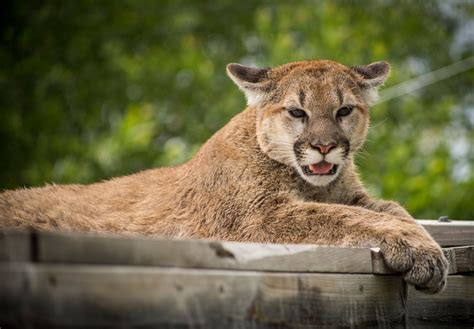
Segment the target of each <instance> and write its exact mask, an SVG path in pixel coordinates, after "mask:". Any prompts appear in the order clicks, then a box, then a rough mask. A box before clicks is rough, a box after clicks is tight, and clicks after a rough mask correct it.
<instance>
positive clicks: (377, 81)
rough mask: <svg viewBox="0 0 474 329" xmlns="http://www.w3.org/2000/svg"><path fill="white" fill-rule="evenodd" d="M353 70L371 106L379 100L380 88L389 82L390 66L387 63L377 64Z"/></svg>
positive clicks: (354, 67) (357, 67)
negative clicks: (386, 81)
mask: <svg viewBox="0 0 474 329" xmlns="http://www.w3.org/2000/svg"><path fill="white" fill-rule="evenodd" d="M351 70H352V71H353V72H355V73H356V74H357V76H358V78H359V79H358V83H359V86H360V87H361V88H362V90H363V91H364V92H365V94H364V96H365V98H366V101H367V103H369V105H371V104H373V103H375V102H376V101H377V98H378V92H377V90H378V87H380V86H381V85H382V84H383V83H384V82H385V80H387V77H388V74H389V73H390V64H388V63H387V62H385V61H381V62H375V63H372V64H369V65H365V66H353V67H351Z"/></svg>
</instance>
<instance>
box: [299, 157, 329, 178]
mask: <svg viewBox="0 0 474 329" xmlns="http://www.w3.org/2000/svg"><path fill="white" fill-rule="evenodd" d="M302 169H303V172H304V174H305V175H334V174H335V173H336V171H337V165H336V164H334V163H329V162H326V161H324V160H323V161H321V162H318V163H313V164H310V165H309V166H302Z"/></svg>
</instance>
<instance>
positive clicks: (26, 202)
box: [0, 61, 447, 292]
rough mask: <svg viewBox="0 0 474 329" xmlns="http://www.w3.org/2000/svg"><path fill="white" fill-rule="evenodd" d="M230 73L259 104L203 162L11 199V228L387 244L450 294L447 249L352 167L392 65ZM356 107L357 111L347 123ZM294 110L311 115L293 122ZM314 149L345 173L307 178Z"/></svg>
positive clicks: (3, 210)
mask: <svg viewBox="0 0 474 329" xmlns="http://www.w3.org/2000/svg"><path fill="white" fill-rule="evenodd" d="M228 74H229V76H230V77H231V78H232V79H233V80H234V82H236V84H237V85H238V86H239V87H240V88H241V89H242V90H243V91H244V92H245V94H246V95H247V97H248V99H249V104H250V106H249V107H248V108H247V109H246V110H245V111H243V112H242V113H240V114H238V115H237V116H235V117H234V118H233V119H232V120H231V121H230V122H229V123H228V124H227V125H226V126H225V127H224V128H223V129H221V130H220V131H218V132H217V133H216V134H215V135H214V136H212V137H211V138H210V139H209V140H208V141H207V142H206V143H205V144H204V145H203V146H202V148H201V149H200V151H199V152H198V153H197V154H196V156H195V157H194V158H193V159H192V160H190V161H189V162H187V163H185V164H183V165H181V166H178V167H174V168H160V169H153V170H148V171H144V172H141V173H138V174H134V175H131V176H127V177H120V178H115V179H112V180H109V181H105V182H100V183H96V184H91V185H48V186H46V187H43V188H32V189H20V190H15V191H6V192H3V193H2V194H1V195H0V227H22V228H34V229H39V230H60V231H82V232H116V233H122V234H140V235H150V236H166V237H185V238H211V239H223V240H234V241H253V242H275V243H313V244H321V245H338V246H365V247H369V246H370V247H374V246H378V247H380V248H381V250H382V252H383V254H384V257H385V259H386V261H387V264H388V265H389V266H390V267H391V268H393V269H395V270H398V271H402V272H405V273H406V274H405V279H406V280H407V281H408V282H410V283H413V284H415V285H417V286H419V287H421V288H423V289H425V290H426V291H428V292H438V291H440V290H442V289H443V287H444V285H445V278H446V272H447V271H446V270H447V262H446V259H445V258H444V256H443V254H442V251H441V249H440V247H439V246H438V245H437V244H436V242H434V240H433V239H432V238H431V237H430V236H429V235H428V233H427V232H426V231H425V230H424V229H423V228H422V227H421V226H420V225H418V224H417V223H416V222H415V221H414V220H413V219H412V217H411V216H410V215H409V214H408V213H407V212H406V211H405V210H404V209H403V208H402V207H401V206H399V205H398V204H396V203H395V202H390V201H382V200H374V199H372V198H371V197H369V196H368V194H367V193H366V191H365V190H364V188H363V186H362V184H361V183H360V180H359V178H358V175H357V173H356V170H355V168H354V164H353V156H354V153H355V151H357V149H359V148H360V146H361V145H362V143H363V142H364V140H365V135H366V132H367V127H368V123H369V116H368V105H369V103H370V102H371V101H373V98H374V95H375V93H376V88H377V87H378V86H379V85H380V84H381V83H383V81H384V80H385V78H386V76H387V74H388V64H386V63H375V64H372V66H365V67H356V68H349V67H346V66H344V65H342V64H338V63H335V62H331V61H307V62H297V63H290V64H286V65H283V66H280V67H276V68H273V69H252V68H248V67H243V66H239V65H229V66H228ZM301 103H303V104H301ZM347 104H350V105H353V106H354V109H353V112H352V113H351V114H350V115H348V116H346V117H343V118H339V119H338V118H337V117H336V113H337V111H338V109H340V108H341V107H343V106H344V105H347ZM294 107H298V108H301V109H303V110H304V111H306V113H307V116H308V117H307V118H306V119H297V118H294V117H292V116H291V115H289V112H288V109H291V108H294ZM312 142H314V143H321V144H323V145H325V144H328V143H335V144H337V146H336V147H335V148H334V149H332V150H331V151H330V152H329V153H328V154H327V155H326V159H329V160H328V161H329V162H331V163H336V164H338V167H337V168H338V169H337V173H336V174H334V175H325V176H318V175H316V176H307V175H305V174H304V173H303V172H302V171H301V170H302V169H301V165H304V164H305V162H307V163H306V164H311V163H312V162H311V161H314V163H316V162H318V161H320V159H321V157H322V155H321V154H319V152H318V151H317V150H315V149H313V148H312V147H311V145H310V143H312ZM344 143H346V144H344ZM347 147H348V148H347ZM296 153H298V154H299V156H300V157H299V158H298V156H297V155H296Z"/></svg>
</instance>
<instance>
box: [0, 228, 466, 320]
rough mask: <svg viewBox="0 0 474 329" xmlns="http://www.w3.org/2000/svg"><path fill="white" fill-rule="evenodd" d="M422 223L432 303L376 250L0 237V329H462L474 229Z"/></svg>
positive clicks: (71, 236)
mask: <svg viewBox="0 0 474 329" xmlns="http://www.w3.org/2000/svg"><path fill="white" fill-rule="evenodd" d="M422 223H423V225H425V227H426V228H427V230H428V231H430V232H431V233H432V235H433V236H434V237H435V239H437V240H438V241H439V242H440V244H442V245H443V246H445V247H446V248H445V253H446V255H447V257H448V259H449V260H450V276H449V278H448V287H447V289H446V290H445V291H444V292H443V293H441V294H438V295H424V294H422V293H419V292H417V291H416V290H415V289H413V288H411V287H408V286H407V285H406V284H405V282H404V281H403V280H402V279H401V276H400V275H398V274H397V273H393V272H391V271H390V270H389V269H387V267H386V266H385V264H384V262H383V257H382V255H381V254H380V252H379V251H378V249H376V248H375V249H368V248H337V247H322V246H312V245H272V244H244V243H230V242H218V241H190V240H164V239H146V238H124V237H120V236H96V235H83V234H53V233H38V232H13V231H3V232H1V231H0V327H1V328H2V329H3V328H85V327H88V328H90V327H93V328H470V329H471V328H473V326H474V222H459V223H456V222H454V223H436V222H426V223H425V222H424V221H423V222H422ZM456 236H458V237H459V239H457V240H456Z"/></svg>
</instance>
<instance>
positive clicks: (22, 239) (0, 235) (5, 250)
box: [0, 230, 32, 262]
mask: <svg viewBox="0 0 474 329" xmlns="http://www.w3.org/2000/svg"><path fill="white" fill-rule="evenodd" d="M31 239H32V237H31V232H28V231H16V230H0V261H8V262H24V261H29V260H31V257H32V255H31V252H32V245H31Z"/></svg>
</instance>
